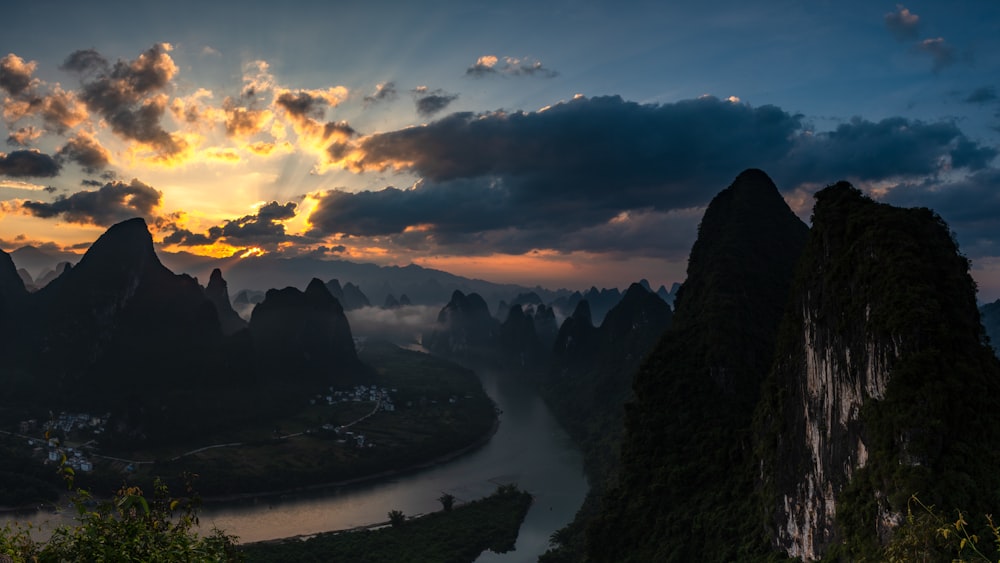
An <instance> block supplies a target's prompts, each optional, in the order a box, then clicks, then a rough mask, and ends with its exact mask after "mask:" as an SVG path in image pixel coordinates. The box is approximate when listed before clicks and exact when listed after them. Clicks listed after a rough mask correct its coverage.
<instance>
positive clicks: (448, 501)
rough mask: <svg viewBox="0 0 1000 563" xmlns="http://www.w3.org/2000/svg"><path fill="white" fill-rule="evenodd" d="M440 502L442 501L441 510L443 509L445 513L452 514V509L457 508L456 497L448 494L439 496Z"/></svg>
mask: <svg viewBox="0 0 1000 563" xmlns="http://www.w3.org/2000/svg"><path fill="white" fill-rule="evenodd" d="M438 500H439V501H441V508H443V509H444V511H445V512H450V511H451V508H452V507H453V506H455V497H454V496H453V495H450V494H448V493H444V494H443V495H441V496H439V497H438Z"/></svg>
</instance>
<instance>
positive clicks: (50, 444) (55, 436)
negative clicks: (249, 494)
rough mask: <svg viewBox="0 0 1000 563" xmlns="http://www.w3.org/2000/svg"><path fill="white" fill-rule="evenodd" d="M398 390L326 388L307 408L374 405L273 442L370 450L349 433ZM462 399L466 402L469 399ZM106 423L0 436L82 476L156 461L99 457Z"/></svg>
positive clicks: (74, 418) (23, 427)
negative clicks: (101, 464) (103, 466)
mask: <svg viewBox="0 0 1000 563" xmlns="http://www.w3.org/2000/svg"><path fill="white" fill-rule="evenodd" d="M397 392H398V390H397V389H396V388H388V387H379V386H378V385H374V384H373V385H356V386H354V387H353V388H351V389H346V390H337V389H335V388H334V387H332V386H331V387H329V388H327V392H326V393H317V394H316V395H314V396H313V397H312V398H310V399H309V400H308V404H309V405H310V406H319V405H327V406H331V407H336V406H338V405H341V404H344V403H374V406H373V408H372V410H371V411H368V412H367V413H366V414H364V415H363V416H361V417H359V418H357V419H355V420H352V421H350V422H348V423H344V424H339V425H337V424H332V423H324V424H322V425H321V426H320V427H319V428H312V429H306V430H304V431H301V432H295V433H292V434H286V435H279V436H276V439H287V438H294V437H297V436H301V435H304V434H305V435H310V434H316V433H320V432H324V433H333V434H335V435H336V438H335V441H336V443H338V444H343V445H348V444H349V445H350V446H352V447H355V448H359V449H368V448H374V447H375V443H374V442H372V441H370V440H369V439H368V438H367V437H366V436H365V435H364V434H362V433H360V432H356V431H354V430H351V428H352V427H353V426H355V425H357V424H359V423H361V422H363V421H365V420H367V419H368V418H369V417H371V416H373V415H375V414H377V413H379V412H389V413H391V412H395V411H396V410H397V408H398V407H397V404H396V402H395V401H394V400H393V394H395V393H397ZM467 398H471V395H469V396H468V397H467ZM458 400H459V399H458V397H455V396H452V397H450V398H449V399H448V402H449V403H451V404H454V403H456V402H457V401H458ZM430 402H431V403H434V404H436V403H437V402H438V401H437V400H432V401H430ZM408 406H413V405H412V403H408ZM110 419H111V413H104V414H102V415H92V414H90V413H86V412H81V413H72V412H60V413H59V415H58V416H56V417H53V418H52V419H50V420H48V421H45V422H44V423H39V422H38V420H36V419H29V420H23V421H20V422H19V423H18V431H17V432H10V431H0V433H2V434H7V435H9V436H14V437H17V438H21V439H23V440H25V441H26V444H27V445H28V447H30V448H32V455H33V457H36V458H38V459H41V460H43V461H44V463H46V464H53V463H54V464H59V465H61V466H63V467H70V468H72V469H73V470H74V471H79V472H84V473H87V472H90V471H93V470H94V464H95V461H96V460H97V459H103V460H106V461H109V462H117V463H115V464H114V465H116V466H120V467H119V468H118V469H120V470H121V471H123V472H125V473H131V472H133V471H135V469H136V467H137V466H138V465H146V464H153V463H155V462H154V461H142V460H128V459H121V458H116V457H111V456H106V455H101V454H98V453H97V451H96V448H97V447H98V442H97V440H98V438H100V437H101V436H102V435H103V434H104V433H105V428H106V426H107V424H108V422H109V420H110ZM71 444H73V445H71ZM242 445H244V443H243V442H229V443H223V444H212V445H208V446H202V447H199V448H197V449H194V450H190V451H187V452H184V453H181V454H179V455H177V456H174V457H172V458H170V461H176V460H179V459H181V458H184V457H187V456H190V455H194V454H196V453H199V452H203V451H206V450H210V449H215V448H227V447H237V446H242Z"/></svg>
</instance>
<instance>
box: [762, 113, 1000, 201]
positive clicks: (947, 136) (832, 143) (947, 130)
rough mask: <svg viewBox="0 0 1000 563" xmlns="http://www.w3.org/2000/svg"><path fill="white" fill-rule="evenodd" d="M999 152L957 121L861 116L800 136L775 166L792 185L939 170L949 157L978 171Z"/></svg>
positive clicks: (953, 162) (952, 162) (780, 176)
mask: <svg viewBox="0 0 1000 563" xmlns="http://www.w3.org/2000/svg"><path fill="white" fill-rule="evenodd" d="M996 154H997V151H996V149H994V148H992V147H988V146H984V145H981V144H979V143H976V142H974V141H972V140H970V139H968V138H967V137H966V136H965V135H964V134H963V133H962V132H961V130H959V128H958V126H956V125H955V124H954V123H952V122H937V123H924V122H921V121H917V120H910V119H906V118H903V117H890V118H886V119H883V120H881V121H878V122H873V121H867V120H864V119H861V118H857V117H855V118H853V119H851V121H849V122H848V123H843V124H841V125H839V126H837V128H836V129H835V130H833V131H830V132H826V133H819V134H815V135H802V136H799V137H798V139H797V142H796V145H795V147H794V148H793V149H792V151H790V153H789V155H788V158H785V159H783V160H782V161H781V162H777V163H775V164H776V166H774V167H773V168H772V169H773V170H774V174H775V177H776V179H777V180H778V181H779V182H781V181H783V182H785V183H786V184H791V185H794V184H798V183H801V182H807V181H813V182H827V181H829V180H828V179H832V178H850V179H851V180H852V181H878V180H884V179H889V178H893V177H896V176H921V175H928V174H936V173H938V172H940V171H942V170H943V169H944V167H945V162H947V164H948V165H950V166H954V167H957V168H969V169H970V170H976V169H980V168H983V167H984V166H986V164H987V163H988V161H989V160H991V159H992V158H993V157H995V156H996Z"/></svg>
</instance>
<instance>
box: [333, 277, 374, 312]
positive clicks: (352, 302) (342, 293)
mask: <svg viewBox="0 0 1000 563" xmlns="http://www.w3.org/2000/svg"><path fill="white" fill-rule="evenodd" d="M326 289H327V291H329V292H330V295H332V296H333V297H334V298H336V299H337V301H339V302H340V304H341V305H342V306H343V307H344V310H345V311H353V310H355V309H360V308H362V307H371V306H372V304H371V302H370V301H368V297H366V296H365V294H364V293H362V292H361V288H359V287H358V286H356V285H354V284H353V283H351V282H347V283H346V284H344V286H343V287H341V285H340V281H339V280H336V279H333V280H330V281H328V282H326Z"/></svg>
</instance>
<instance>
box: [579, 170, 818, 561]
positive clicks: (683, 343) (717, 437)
mask: <svg viewBox="0 0 1000 563" xmlns="http://www.w3.org/2000/svg"><path fill="white" fill-rule="evenodd" d="M806 235H807V228H806V226H805V225H804V224H803V223H802V221H800V220H799V219H798V218H797V217H796V216H795V214H794V213H792V211H791V210H790V209H789V208H788V205H787V204H786V203H785V201H784V199H782V197H781V195H780V194H779V193H778V190H777V188H776V187H775V186H774V184H773V183H772V182H771V180H770V178H768V177H767V175H766V174H764V173H763V172H761V171H759V170H747V171H745V172H743V173H741V174H740V175H739V176H738V177H737V178H736V180H735V181H734V182H733V184H732V185H731V186H729V187H728V188H726V189H725V190H723V191H722V192H721V193H719V194H718V195H717V196H716V197H715V198H714V199H713V200H712V202H711V203H710V204H709V206H708V208H707V209H706V211H705V215H704V217H703V219H702V221H701V225H700V227H699V230H698V239H697V241H696V242H695V244H694V247H693V248H692V250H691V255H690V258H689V261H688V270H687V280H686V281H685V282H684V284H683V286H682V287H681V288H680V290H679V292H678V294H677V300H676V310H675V313H674V316H673V326H672V327H671V329H670V330H668V331H667V332H666V333H665V334H664V336H663V338H662V339H661V340H660V342H659V344H658V345H657V346H656V348H655V350H654V351H653V352H652V353H651V354H650V356H649V358H648V359H647V360H646V361H645V362H644V363H643V364H642V367H641V368H640V369H639V371H638V372H637V373H636V375H635V379H634V385H633V388H634V394H635V395H634V399H633V402H632V403H631V404H630V405H629V406H628V407H627V408H626V411H625V413H626V416H625V437H624V440H623V443H622V449H621V477H620V479H619V480H618V484H617V486H616V487H614V488H612V489H611V490H609V491H608V493H607V494H606V495H605V497H604V499H603V502H602V503H601V507H602V508H601V511H600V513H599V515H598V516H597V517H596V518H595V520H594V521H593V522H592V523H591V524H590V525H589V526H588V532H587V542H586V544H587V549H586V551H587V553H586V555H587V560H589V561H616V562H618V561H635V562H639V561H664V562H669V561H678V562H680V561H727V560H733V561H736V560H739V561H744V560H747V559H752V558H753V557H754V555H755V554H760V553H766V552H767V546H766V544H765V542H763V541H762V540H761V535H762V534H761V533H760V529H761V527H762V524H761V523H760V516H759V515H760V509H759V508H758V507H757V506H756V505H754V504H752V500H751V499H752V497H753V493H754V489H753V484H754V481H753V475H754V473H753V471H752V458H751V455H750V454H751V451H750V449H749V447H748V439H749V435H750V427H751V421H752V418H753V416H752V413H753V408H754V405H755V404H756V398H757V396H758V394H759V387H760V384H761V382H762V381H763V380H764V378H765V376H766V374H767V371H768V368H769V367H770V363H771V358H772V356H773V349H774V341H775V338H776V334H777V330H778V325H779V321H780V319H781V316H782V313H783V311H784V306H785V303H786V301H787V296H788V292H789V288H790V287H791V284H792V279H793V271H794V267H795V263H796V261H797V259H798V257H799V255H800V254H801V251H802V248H803V246H804V243H805V239H806ZM657 300H658V301H660V299H659V298H657ZM661 302H662V301H661ZM754 540H756V543H755V542H754ZM580 543H582V542H580V541H579V540H578V541H577V544H576V546H579V545H580ZM581 559H582V558H581Z"/></svg>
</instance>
